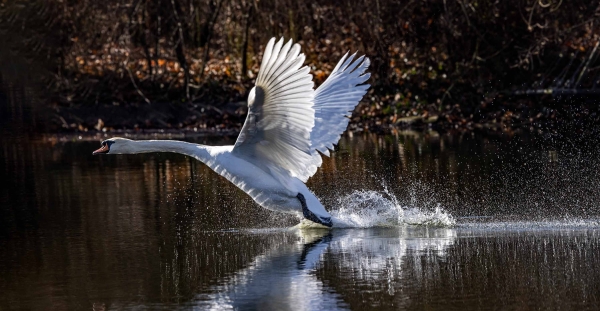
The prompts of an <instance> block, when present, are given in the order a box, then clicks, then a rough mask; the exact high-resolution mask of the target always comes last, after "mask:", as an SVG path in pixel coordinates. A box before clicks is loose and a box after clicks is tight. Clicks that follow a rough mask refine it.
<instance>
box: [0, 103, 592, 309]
mask: <svg viewBox="0 0 600 311" xmlns="http://www.w3.org/2000/svg"><path fill="white" fill-rule="evenodd" d="M15 94H17V95H19V94H21V95H22V96H21V95H19V96H20V97H19V96H17V99H18V98H23V97H25V96H26V94H24V93H23V94H22V93H19V92H17V93H15ZM0 95H1V94H0ZM15 96H16V95H14V94H13V96H9V97H8V100H7V97H0V112H1V113H0V121H1V124H0V133H2V135H1V137H2V141H1V144H0V176H1V177H2V178H1V180H2V186H1V187H0V310H122V309H164V310H172V309H199V310H205V309H216V310H221V309H239V310H286V309H289V310H327V309H353V310H365V309H367V310H368V309H374V310H386V309H387V310H390V309H393V310H407V309H408V310H412V309H417V310H422V309H427V310H482V309H483V310H488V309H501V310H515V309H516V310H529V309H542V310H549V309H550V310H552V309H555V310H558V309H561V310H569V309H577V310H582V309H589V310H593V309H598V304H599V303H600V294H599V293H600V229H599V227H598V225H599V224H600V220H599V219H600V217H599V216H600V190H599V188H598V185H599V182H600V174H599V173H598V172H599V171H600V157H599V152H598V150H597V149H598V147H597V145H594V144H591V145H589V146H582V148H581V149H580V148H574V147H572V146H571V147H569V146H567V147H565V148H555V147H552V148H550V147H547V144H542V143H540V142H539V139H538V138H535V137H526V136H516V137H512V138H509V137H499V138H492V137H482V136H478V135H472V134H462V135H439V134H437V133H434V132H429V133H425V134H417V133H413V132H399V133H395V134H392V135H386V136H377V135H367V134H365V135H362V134H361V135H357V134H354V135H351V136H347V137H345V138H343V139H342V141H341V143H340V146H339V148H338V150H337V151H336V152H335V153H334V154H333V156H332V157H331V158H328V159H326V160H325V161H324V164H323V167H322V168H321V169H320V170H319V172H318V173H317V174H316V175H315V176H314V177H312V178H311V179H310V181H309V186H310V188H311V189H313V190H314V191H315V193H316V194H317V195H318V196H319V197H320V198H321V199H322V201H323V203H324V204H325V206H326V207H327V208H329V209H330V210H331V211H332V214H333V215H334V216H335V219H336V221H337V224H344V225H345V227H354V228H335V229H333V230H315V229H312V230H307V229H298V228H292V226H294V225H296V224H297V223H298V218H296V217H295V216H291V215H284V214H279V213H273V212H269V211H267V210H264V209H262V208H260V207H258V206H257V205H256V204H254V203H253V202H252V201H251V200H250V199H249V197H248V196H247V195H246V194H244V193H242V192H241V191H240V190H238V189H237V188H235V187H234V186H233V185H231V184H229V183H228V182H227V181H226V180H224V179H223V178H221V177H219V176H217V175H216V174H215V173H214V172H212V171H210V170H209V169H207V168H206V167H205V166H204V165H203V164H202V163H199V162H197V161H196V160H192V159H189V158H187V157H185V156H181V155H175V154H144V155H132V156H92V155H91V152H92V151H93V150H95V149H97V148H98V140H95V141H89V140H87V141H86V139H85V137H82V139H80V138H79V137H77V136H73V137H69V138H67V139H59V138H53V137H45V138H43V137H39V136H36V135H33V134H31V133H30V132H28V131H27V129H28V126H29V125H31V123H32V122H33V123H34V122H35V118H33V117H31V116H32V115H31V114H29V113H28V112H27V111H28V110H27V109H26V108H24V107H23V106H22V105H20V104H19V100H15V99H14V98H15ZM3 100H4V101H6V103H4V105H3V104H2V101H3ZM32 120H33V121H32ZM186 140H189V141H194V142H198V143H204V144H214V145H217V144H232V143H233V142H234V138H228V137H216V138H208V137H196V138H187V139H186Z"/></svg>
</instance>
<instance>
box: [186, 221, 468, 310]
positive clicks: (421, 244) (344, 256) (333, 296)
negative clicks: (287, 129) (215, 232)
mask: <svg viewBox="0 0 600 311" xmlns="http://www.w3.org/2000/svg"><path fill="white" fill-rule="evenodd" d="M296 232H297V233H298V235H299V236H300V240H301V241H303V242H301V243H294V244H277V245H275V246H274V248H272V249H271V250H269V251H267V252H265V253H264V254H262V255H260V256H257V257H256V258H255V259H254V261H253V262H252V263H250V264H249V265H248V267H247V268H245V269H243V270H240V271H238V272H236V273H234V274H233V275H231V276H229V277H227V278H225V279H223V280H222V281H221V284H220V285H217V286H214V287H213V288H212V289H211V291H210V292H211V293H209V294H201V295H199V297H197V298H198V299H197V301H200V306H201V307H203V308H211V309H219V310H221V309H241V310H246V309H248V310H261V309H262V310H271V309H274V310H286V309H292V310H334V309H346V304H345V303H344V300H343V297H341V295H339V294H337V293H335V291H334V289H332V288H330V287H328V286H326V285H324V284H323V282H322V281H321V280H320V279H319V278H318V277H317V276H316V274H315V269H316V268H317V267H318V266H319V263H320V262H321V260H322V256H323V255H324V254H328V253H329V254H333V255H335V256H337V257H338V258H337V260H336V265H338V266H339V267H340V269H345V270H350V271H354V274H355V275H353V276H352V278H353V279H357V278H361V279H367V280H370V281H378V280H383V279H389V278H390V275H388V274H386V273H390V271H397V272H398V271H399V270H401V267H400V264H401V263H402V261H403V260H405V259H406V258H407V256H410V255H411V254H414V255H419V256H420V255H423V254H424V253H425V254H427V255H432V254H435V255H436V256H443V255H444V254H445V251H446V249H447V248H448V247H449V246H451V245H452V244H453V243H454V240H455V238H456V232H455V231H454V230H453V229H431V228H429V229H428V228H393V229H390V228H388V229H370V230H333V231H330V232H329V231H323V230H306V231H304V230H298V231H296ZM390 265H394V266H395V267H396V269H391V270H390V269H388V268H389V266H390ZM392 273H393V272H392ZM378 283H379V282H378ZM383 283H385V282H383Z"/></svg>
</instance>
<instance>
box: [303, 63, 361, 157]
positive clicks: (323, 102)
mask: <svg viewBox="0 0 600 311" xmlns="http://www.w3.org/2000/svg"><path fill="white" fill-rule="evenodd" d="M355 56H356V53H355V54H353V55H352V56H350V57H349V58H348V54H346V55H344V57H343V58H342V59H341V60H340V61H339V62H338V64H337V65H336V66H335V68H334V69H333V71H332V72H331V75H330V76H329V78H327V80H325V82H323V84H321V86H319V88H318V89H317V90H316V92H315V99H314V102H315V105H314V107H313V108H314V109H315V127H314V128H313V130H312V132H311V134H310V140H311V149H313V150H319V151H320V152H321V153H323V154H325V155H327V156H329V149H331V150H333V144H337V142H338V141H339V140H340V135H342V133H344V131H345V130H346V127H347V126H348V121H349V120H350V119H349V118H348V117H350V116H351V115H352V110H354V107H356V105H358V102H360V100H361V99H362V97H363V96H364V95H365V93H366V92H367V89H369V85H368V84H363V83H365V82H366V81H367V80H368V79H369V77H370V76H371V74H370V73H365V71H366V70H367V68H369V64H370V63H371V62H370V60H369V58H366V57H364V56H361V57H359V58H358V59H356V60H354V61H352V60H353V59H354V57H355ZM319 164H320V163H319Z"/></svg>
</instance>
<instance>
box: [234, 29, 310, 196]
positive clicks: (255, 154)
mask: <svg viewBox="0 0 600 311" xmlns="http://www.w3.org/2000/svg"><path fill="white" fill-rule="evenodd" d="M282 45H283V39H280V40H279V41H278V42H277V43H275V38H273V39H271V40H270V41H269V43H268V44H267V47H266V49H265V53H264V56H263V60H262V64H261V66H260V71H259V72H258V76H257V79H256V86H255V87H254V88H253V89H252V90H251V91H250V95H249V96H248V116H247V117H246V122H245V123H244V126H243V127H242V131H241V132H240V136H239V137H238V139H237V141H236V143H235V146H234V148H233V150H232V153H234V154H235V155H236V156H238V157H243V158H244V159H246V160H248V161H250V162H251V163H253V164H255V165H257V166H259V167H261V168H262V169H265V170H267V171H268V172H270V173H271V174H272V175H273V176H274V177H275V178H277V179H279V180H280V181H281V182H282V183H283V184H284V185H286V186H288V188H289V187H290V184H289V182H290V181H289V180H290V179H289V178H288V177H289V176H295V177H297V178H298V179H300V180H302V181H304V182H306V180H307V179H308V178H309V177H310V176H312V175H313V174H314V173H315V172H316V170H317V165H315V164H314V157H313V156H312V155H311V147H310V146H311V143H310V132H311V130H312V128H313V126H314V116H315V112H314V110H313V98H314V90H313V82H312V75H311V74H310V73H309V68H308V67H301V66H302V63H303V62H304V54H299V53H300V46H299V45H298V44H294V45H293V46H292V41H291V40H290V41H288V43H287V44H285V45H284V46H282Z"/></svg>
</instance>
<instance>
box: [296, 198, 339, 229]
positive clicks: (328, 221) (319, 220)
mask: <svg viewBox="0 0 600 311" xmlns="http://www.w3.org/2000/svg"><path fill="white" fill-rule="evenodd" d="M296 197H297V198H298V200H300V204H302V214H303V215H304V218H306V219H308V220H310V221H313V222H316V223H318V224H322V225H323V226H327V227H330V228H331V227H332V226H333V223H332V222H331V217H319V216H317V215H315V214H314V213H313V212H311V211H310V210H309V209H308V206H307V205H306V199H305V198H304V195H302V193H298V195H297V196H296Z"/></svg>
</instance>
